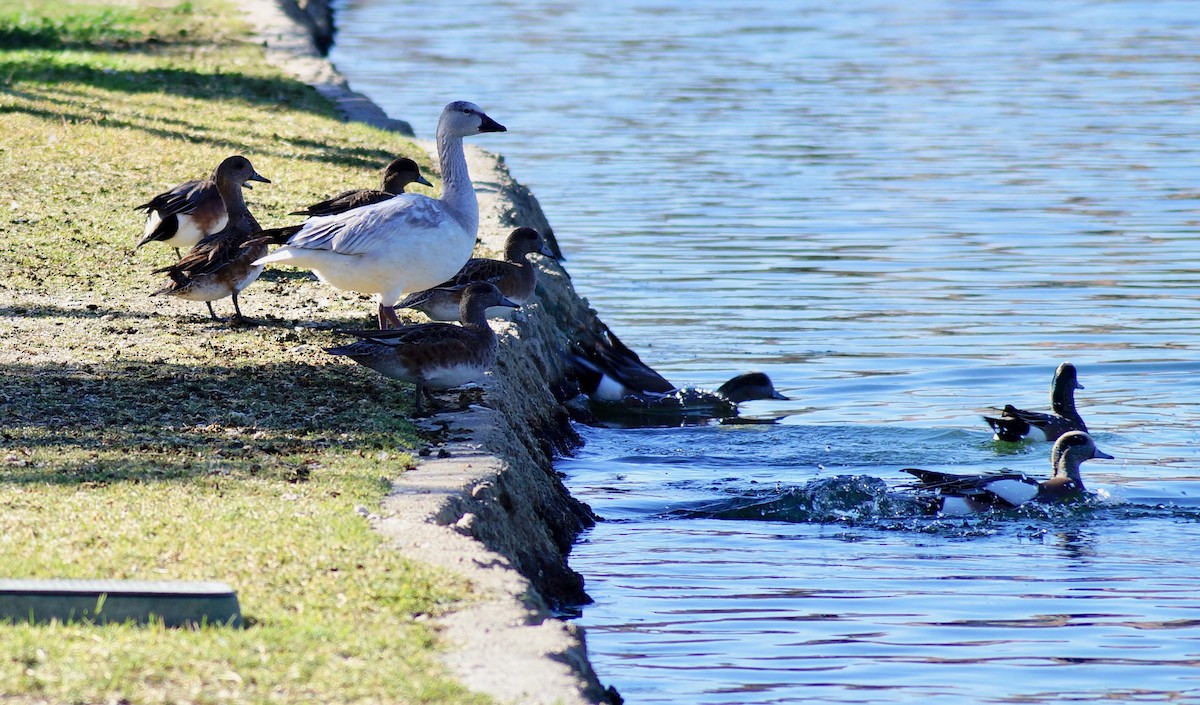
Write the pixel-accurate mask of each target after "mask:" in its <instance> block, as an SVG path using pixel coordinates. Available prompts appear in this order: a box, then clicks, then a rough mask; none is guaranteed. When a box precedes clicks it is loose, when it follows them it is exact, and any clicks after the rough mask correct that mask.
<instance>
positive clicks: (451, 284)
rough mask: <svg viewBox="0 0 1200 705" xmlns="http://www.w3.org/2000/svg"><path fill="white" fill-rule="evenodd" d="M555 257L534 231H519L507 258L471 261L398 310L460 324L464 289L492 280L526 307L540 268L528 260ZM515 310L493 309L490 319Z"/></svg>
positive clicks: (509, 245)
mask: <svg viewBox="0 0 1200 705" xmlns="http://www.w3.org/2000/svg"><path fill="white" fill-rule="evenodd" d="M534 253H536V254H539V255H545V256H546V257H553V256H554V254H553V253H552V252H551V251H550V248H549V247H548V246H547V245H546V242H545V240H543V239H542V236H541V235H539V234H538V231H536V230H534V229H533V228H517V229H516V230H514V231H512V232H511V233H509V235H508V239H507V240H506V241H505V243H504V259H503V260H498V259H481V258H478V257H476V258H472V259H469V260H467V263H466V264H464V265H463V266H462V269H460V270H458V274H455V275H454V276H453V277H451V278H450V279H449V280H447V281H444V282H442V283H441V284H438V285H437V286H435V287H433V288H432V289H426V290H425V291H418V292H417V293H415V294H409V295H408V296H406V297H404V300H403V301H401V302H400V303H398V304H396V308H412V309H416V310H418V311H421V312H422V313H424V314H425V315H427V316H429V317H430V318H432V319H433V320H435V321H457V320H458V314H459V310H460V308H461V307H460V306H459V304H460V303H461V301H462V292H463V288H464V287H466V285H467V284H470V283H471V282H474V281H489V282H491V283H493V284H495V285H496V287H497V288H498V289H500V293H502V294H504V296H505V297H507V298H508V299H509V300H510V301H515V302H516V303H518V304H521V305H525V304H526V303H528V301H529V299H531V298H533V292H534V289H536V288H537V267H535V266H534V264H533V263H532V262H530V261H529V255H531V254H534ZM511 311H512V309H510V308H507V307H500V306H497V307H493V308H491V309H488V312H487V315H488V317H489V318H494V317H496V316H504V315H508V313H510V312H511Z"/></svg>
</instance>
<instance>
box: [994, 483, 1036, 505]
mask: <svg viewBox="0 0 1200 705" xmlns="http://www.w3.org/2000/svg"><path fill="white" fill-rule="evenodd" d="M987 491H988V492H991V493H992V494H994V495H996V496H997V497H999V498H1000V499H1002V500H1004V501H1005V502H1008V503H1009V504H1011V505H1013V506H1014V507H1019V506H1021V505H1022V504H1024V503H1026V502H1028V501H1029V500H1031V499H1033V498H1034V497H1036V496H1037V493H1038V486H1037V485H1036V484H1031V483H1029V482H1022V481H1021V480H996V481H995V482H989V483H988V484H987Z"/></svg>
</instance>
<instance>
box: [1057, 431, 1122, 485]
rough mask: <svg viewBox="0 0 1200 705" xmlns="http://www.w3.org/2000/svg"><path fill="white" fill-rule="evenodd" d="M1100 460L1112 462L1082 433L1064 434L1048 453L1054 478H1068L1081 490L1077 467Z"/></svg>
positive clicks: (1081, 483) (1080, 477)
mask: <svg viewBox="0 0 1200 705" xmlns="http://www.w3.org/2000/svg"><path fill="white" fill-rule="evenodd" d="M1093 458H1102V459H1105V460H1113V456H1111V455H1109V454H1108V453H1105V452H1104V451H1102V450H1100V449H1099V448H1097V447H1096V443H1095V441H1093V440H1092V437H1091V436H1089V435H1088V434H1086V433H1084V432H1083V431H1071V432H1070V433H1064V434H1063V435H1062V436H1060V437H1059V439H1058V440H1057V441H1055V443H1054V448H1053V449H1051V451H1050V462H1051V463H1053V464H1054V477H1068V478H1070V479H1071V480H1074V481H1075V484H1076V485H1078V486H1079V488H1080V489H1083V477H1082V476H1081V475H1080V474H1079V466H1080V465H1082V464H1083V463H1084V461H1086V460H1092V459H1093Z"/></svg>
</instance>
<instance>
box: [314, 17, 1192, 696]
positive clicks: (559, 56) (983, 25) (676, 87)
mask: <svg viewBox="0 0 1200 705" xmlns="http://www.w3.org/2000/svg"><path fill="white" fill-rule="evenodd" d="M444 7H445V5H444V4H439V3H418V2H397V1H391V2H384V1H383V0H374V1H372V0H349V1H348V2H346V3H344V4H343V5H342V6H341V7H340V9H339V15H338V22H339V26H340V28H341V29H340V33H339V37H338V44H337V46H336V47H335V49H334V51H333V54H332V58H333V59H334V61H335V62H336V63H337V65H338V67H339V68H340V69H341V70H342V71H343V72H344V73H346V74H347V75H348V76H349V78H350V80H351V83H352V85H353V86H354V87H355V88H356V89H358V90H363V91H365V92H367V93H368V94H369V95H371V97H372V98H373V99H375V100H376V102H378V103H380V104H381V105H383V106H384V108H385V109H387V110H388V111H389V112H390V113H391V114H393V115H395V116H398V117H403V118H405V119H409V120H411V121H412V122H413V124H414V126H415V127H416V129H417V131H418V134H420V135H422V136H425V137H429V136H431V134H432V130H433V126H434V124H435V122H436V119H437V115H438V113H439V111H440V109H441V106H442V105H444V104H445V103H446V102H448V101H449V100H452V99H460V98H465V99H470V100H473V101H475V102H477V103H479V104H480V105H481V106H483V107H484V108H485V109H486V110H487V111H488V112H489V114H491V115H492V116H493V117H494V118H496V119H497V120H499V121H500V122H502V123H504V124H505V125H507V126H508V127H509V130H510V132H508V133H505V134H503V135H487V136H483V137H479V138H475V139H474V141H475V142H476V143H477V144H480V145H482V146H485V147H486V148H489V149H494V150H496V151H500V152H502V153H503V154H504V155H505V157H506V159H507V160H508V163H509V165H510V167H511V168H512V170H513V172H514V174H515V175H516V177H517V178H518V179H520V180H521V181H523V182H524V183H526V184H528V185H530V186H531V188H532V189H533V191H534V193H536V194H537V196H538V198H539V199H540V200H541V202H542V205H543V207H544V208H545V210H546V212H547V214H548V216H549V218H550V221H551V223H552V224H553V225H554V227H555V231H556V233H557V236H558V239H559V242H560V244H561V245H562V247H563V249H564V250H565V252H566V254H567V257H568V258H569V261H568V267H569V268H570V271H571V273H572V275H573V279H574V282H575V284H576V287H577V288H578V289H579V291H580V293H581V294H583V295H584V296H587V297H588V298H589V300H590V301H591V303H592V304H593V306H595V307H596V308H597V309H598V310H599V311H600V312H601V314H602V316H603V318H604V320H605V321H606V322H607V323H608V324H609V325H610V326H611V327H612V328H613V329H614V330H615V331H616V332H617V333H618V334H619V335H621V336H622V338H623V339H624V340H625V342H626V343H628V344H630V345H631V346H632V347H634V348H635V349H636V350H638V351H639V352H641V353H642V357H643V359H645V360H647V361H650V362H651V363H652V364H653V365H654V366H655V367H656V368H657V369H658V370H659V371H661V372H662V373H663V374H664V375H665V376H667V378H669V379H671V380H673V381H676V382H679V383H693V384H701V385H708V386H711V387H715V386H716V385H718V384H719V383H720V382H721V381H723V380H724V379H725V378H727V377H729V376H731V375H732V374H733V373H735V372H738V371H742V370H746V369H754V368H758V369H763V370H765V371H767V372H768V373H769V374H770V375H771V376H772V378H773V379H774V380H775V382H776V386H777V387H779V388H780V389H781V391H783V392H784V393H785V394H788V395H789V396H791V397H793V399H794V401H791V402H774V401H772V402H753V403H750V404H747V405H745V409H746V413H747V414H748V415H762V416H767V415H773V414H775V415H778V414H788V416H786V418H784V419H782V420H781V421H780V422H779V423H776V424H773V425H749V426H747V425H739V426H728V425H726V426H722V425H717V424H712V425H707V426H701V427H689V428H675V429H635V430H612V429H586V430H585V431H584V434H585V437H586V439H587V445H586V446H585V447H584V448H583V449H582V450H581V452H580V453H579V455H578V456H577V457H576V458H573V459H568V460H564V461H563V462H562V463H561V464H560V469H561V470H562V471H563V472H564V473H566V475H567V478H568V483H569V485H570V487H571V489H572V491H573V492H574V493H575V494H576V495H577V496H579V497H580V498H581V499H583V500H584V501H587V502H589V503H590V504H591V505H592V506H593V508H594V509H595V510H596V511H597V512H598V513H599V514H600V515H602V516H603V517H605V519H606V520H607V521H604V522H602V523H601V524H599V525H598V526H597V527H596V528H595V529H594V530H592V531H591V532H589V533H588V534H587V535H585V536H584V537H583V538H582V540H581V542H580V543H579V545H578V546H577V547H576V549H575V551H574V553H573V554H572V565H573V566H574V567H575V568H576V569H577V570H579V571H581V572H582V573H583V574H584V575H585V576H586V577H587V579H588V590H589V593H590V594H591V595H592V597H593V598H595V600H596V602H595V604H592V605H588V606H587V607H585V608H584V609H583V611H582V615H581V617H580V621H581V622H582V623H583V624H584V625H585V626H586V627H587V630H588V641H589V649H590V652H591V655H592V659H593V661H594V663H595V664H596V667H597V669H598V671H599V672H600V674H601V677H602V679H603V680H604V681H605V682H606V683H612V684H614V685H615V686H616V687H617V688H618V689H619V690H620V691H621V693H622V694H623V695H624V696H625V697H626V698H627V699H628V701H629V702H631V703H657V702H671V703H676V702H688V703H705V704H709V703H712V704H715V703H799V702H805V703H809V702H831V703H854V702H862V703H900V702H921V703H934V702H936V703H962V702H1013V701H1017V702H1045V703H1062V702H1078V701H1085V702H1094V701H1099V700H1103V699H1108V700H1117V701H1122V700H1125V701H1129V700H1136V701H1144V702H1162V701H1167V700H1172V701H1194V702H1200V669H1198V668H1197V664H1200V622H1198V621H1197V620H1200V595H1197V591H1196V586H1197V584H1200V582H1198V580H1200V567H1198V565H1197V562H1196V561H1195V560H1194V558H1193V556H1192V546H1193V545H1194V543H1195V537H1196V536H1197V535H1198V534H1200V526H1198V525H1197V522H1198V520H1200V499H1198V496H1200V485H1198V484H1197V482H1196V481H1197V479H1198V478H1200V473H1198V470H1197V468H1198V466H1200V463H1198V454H1197V451H1196V445H1197V430H1196V429H1197V428H1198V427H1200V424H1198V423H1197V418H1198V416H1200V409H1198V408H1197V403H1198V402H1200V388H1198V381H1197V380H1200V376H1198V375H1197V372H1198V371H1200V357H1198V356H1197V350H1196V347H1197V343H1196V335H1195V333H1196V331H1197V328H1198V326H1197V311H1198V310H1200V307H1198V306H1197V303H1196V302H1197V301H1200V275H1198V274H1197V272H1200V262H1198V261H1197V260H1198V259H1200V254H1198V253H1200V242H1198V240H1200V227H1198V223H1200V167H1198V164H1200V158H1198V157H1200V155H1198V153H1197V152H1198V146H1200V142H1198V141H1197V137H1196V135H1197V130H1198V128H1200V61H1198V59H1200V45H1198V44H1197V43H1196V37H1197V36H1198V35H1200V13H1197V12H1196V11H1195V6H1194V3H1192V2H1187V1H1178V2H1172V1H1169V0H1163V1H1154V2H1151V1H1141V2H1133V1H1126V0H1108V1H1100V0H1093V1H1089V2H1080V1H1076V2H1072V1H1070V0H1065V1H1064V2H1057V3H1053V4H1046V3H1036V2H1030V1H1029V0H995V1H992V2H953V3H951V2H934V1H932V0H929V1H918V2H898V1H886V2H884V1H878V2H869V1H868V2H860V3H841V4H839V3H815V2H791V3H781V2H771V1H769V0H749V1H748V2H745V3H728V2H723V1H722V2H718V1H717V0H688V1H687V2H684V0H657V1H647V0H643V1H641V2H632V1H631V0H612V1H610V2H606V3H586V2H579V1H577V0H556V1H554V2H544V1H529V0H522V1H521V2H515V1H510V0H491V1H489V2H482V1H479V0H460V2H459V3H457V4H456V5H455V9H454V11H453V12H452V13H450V12H446V11H445V10H440V9H439V8H444ZM1066 359H1070V360H1072V361H1074V362H1075V363H1076V365H1078V367H1079V369H1080V379H1081V381H1082V383H1083V384H1084V385H1085V386H1086V389H1085V390H1083V391H1081V392H1080V393H1079V400H1080V405H1081V409H1082V413H1083V415H1084V417H1085V418H1086V419H1087V421H1088V424H1089V426H1090V427H1091V428H1092V430H1093V431H1094V435H1095V437H1096V439H1097V444H1098V445H1099V446H1100V447H1101V448H1102V449H1103V450H1105V451H1107V452H1108V453H1111V454H1112V455H1115V456H1116V457H1117V460H1114V461H1092V462H1089V463H1087V464H1086V465H1085V466H1084V476H1085V479H1086V481H1087V483H1088V486H1089V488H1090V489H1091V490H1093V491H1094V492H1095V493H1096V496H1095V497H1094V498H1093V499H1092V500H1090V501H1089V502H1087V503H1085V504H1083V505H1081V506H1072V507H1056V508H1051V509H1032V510H1025V511H1017V512H1009V513H1000V514H994V515H986V516H980V517H969V518H956V519H948V518H938V517H936V516H926V515H922V514H920V513H919V512H917V511H915V510H913V509H912V508H911V507H907V508H906V507H905V506H904V505H903V504H902V503H892V502H891V501H890V500H889V498H890V497H892V496H893V495H895V492H896V490H895V487H896V486H897V485H898V484H899V483H901V482H903V481H904V478H905V477H906V476H904V475H903V474H902V473H901V472H900V469H901V468H903V467H909V466H918V467H927V468H931V469H950V470H954V471H962V472H977V471H984V470H991V469H998V468H1000V467H1010V468H1017V469H1022V470H1026V471H1029V472H1031V473H1039V474H1040V473H1045V472H1046V471H1047V470H1048V460H1047V458H1048V453H1049V448H1048V446H1046V445H1032V446H1026V447H1022V448H1015V449H1012V448H1010V449H1003V448H997V447H996V446H995V444H993V443H991V442H990V440H989V434H988V431H987V429H986V427H985V426H984V425H983V424H982V422H981V420H980V418H979V413H980V412H981V411H983V410H985V409H986V408H987V407H988V406H990V405H993V404H1004V403H1013V404H1016V405H1018V406H1022V407H1025V408H1045V406H1046V405H1047V387H1048V384H1049V381H1050V376H1051V374H1052V372H1053V370H1054V368H1055V366H1056V365H1057V364H1058V363H1059V362H1061V361H1062V360H1066ZM839 476H860V477H861V476H869V477H875V478H881V479H883V480H884V481H886V482H887V483H888V487H889V488H891V489H888V490H885V493H884V494H883V495H882V496H881V497H876V498H875V499H871V498H870V497H865V498H860V499H863V501H862V502H861V503H859V504H855V503H850V504H848V505H844V506H843V505H838V504H836V503H834V505H833V506H825V505H822V506H821V508H820V511H817V512H814V511H812V503H811V500H812V490H813V489H814V485H812V483H813V482H817V481H819V482H822V483H827V484H826V485H824V486H823V487H825V488H828V487H847V486H849V487H852V488H858V487H859V485H857V484H853V483H855V482H865V481H860V480H853V481H851V480H843V479H837V478H838V477H839ZM846 483H851V484H849V485H847V484H846ZM862 486H863V487H867V488H870V487H872V486H870V485H862ZM822 491H824V490H822ZM806 493H807V494H806ZM868 494H869V493H868ZM875 500H881V501H875Z"/></svg>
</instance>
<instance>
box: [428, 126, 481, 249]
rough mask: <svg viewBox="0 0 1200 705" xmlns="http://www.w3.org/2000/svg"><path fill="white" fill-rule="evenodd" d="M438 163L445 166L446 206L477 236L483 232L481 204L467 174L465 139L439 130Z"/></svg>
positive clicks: (444, 196)
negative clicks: (480, 220) (480, 216)
mask: <svg viewBox="0 0 1200 705" xmlns="http://www.w3.org/2000/svg"><path fill="white" fill-rule="evenodd" d="M437 149H438V161H439V163H440V164H441V167H442V203H444V204H445V205H446V207H447V208H448V209H449V210H450V211H451V212H452V213H453V214H454V216H455V217H456V218H457V219H458V222H459V224H461V225H462V227H463V229H464V230H466V231H467V232H469V233H471V234H472V235H474V234H475V233H477V232H478V231H479V203H478V201H477V200H476V198H475V187H474V186H473V185H472V184H471V175H470V173H468V172H467V157H466V154H465V153H464V151H463V141H462V137H461V136H458V135H453V134H447V133H445V132H443V131H442V130H440V129H439V130H438V135H437Z"/></svg>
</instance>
